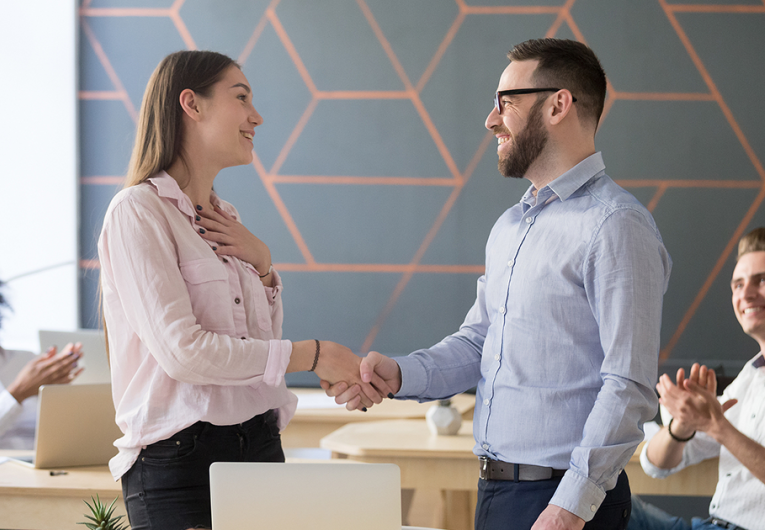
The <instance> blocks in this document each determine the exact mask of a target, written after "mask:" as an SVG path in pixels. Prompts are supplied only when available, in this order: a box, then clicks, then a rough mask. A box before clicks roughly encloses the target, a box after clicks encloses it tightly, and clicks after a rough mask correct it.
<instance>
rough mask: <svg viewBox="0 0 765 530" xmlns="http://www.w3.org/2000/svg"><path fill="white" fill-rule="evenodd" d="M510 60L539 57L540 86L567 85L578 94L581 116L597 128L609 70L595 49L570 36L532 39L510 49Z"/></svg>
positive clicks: (561, 86) (536, 58)
mask: <svg viewBox="0 0 765 530" xmlns="http://www.w3.org/2000/svg"><path fill="white" fill-rule="evenodd" d="M507 58H508V59H510V60H511V61H535V60H536V61H539V64H538V65H537V68H536V70H535V71H534V82H535V83H536V84H537V86H538V87H543V86H545V87H556V88H565V89H568V90H569V91H570V92H571V94H573V96H574V97H575V98H576V100H577V102H576V105H577V108H578V110H579V116H580V117H582V118H584V119H588V118H589V119H591V120H593V121H594V122H595V127H596V128H597V125H598V121H599V120H600V115H601V114H603V105H604V103H605V100H606V73H605V71H603V66H601V64H600V61H599V60H598V58H597V56H596V55H595V52H593V51H592V50H591V49H590V48H589V47H588V46H587V45H586V44H582V43H581V42H577V41H575V40H568V39H531V40H527V41H525V42H522V43H520V44H518V45H516V46H515V47H514V48H513V49H512V50H510V51H509V52H508V53H507Z"/></svg>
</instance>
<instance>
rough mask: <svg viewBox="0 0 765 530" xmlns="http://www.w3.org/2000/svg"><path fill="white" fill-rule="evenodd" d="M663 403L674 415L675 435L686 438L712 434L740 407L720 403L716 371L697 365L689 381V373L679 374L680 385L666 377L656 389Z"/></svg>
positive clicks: (730, 403)
mask: <svg viewBox="0 0 765 530" xmlns="http://www.w3.org/2000/svg"><path fill="white" fill-rule="evenodd" d="M656 389H657V390H658V391H659V396H660V399H659V402H660V403H661V404H662V405H664V406H665V407H666V408H667V410H668V411H669V413H670V414H671V415H672V418H673V421H672V433H673V434H674V435H676V436H678V437H681V438H686V437H688V436H690V435H691V434H692V433H693V431H701V432H706V433H709V432H710V431H711V430H714V429H715V428H716V426H718V425H719V424H720V423H721V422H725V421H727V420H725V417H724V415H723V414H724V413H725V411H727V410H728V409H729V408H731V407H732V406H733V405H735V404H736V403H737V400H735V399H731V400H729V401H727V402H725V403H724V404H721V403H720V402H719V401H718V400H717V376H716V375H715V372H714V370H710V369H709V368H707V367H706V366H702V365H699V364H698V363H694V365H693V366H692V367H691V372H690V376H689V377H688V378H687V379H686V378H685V370H683V369H682V368H680V369H679V370H678V371H677V385H674V384H672V380H671V379H670V378H669V376H667V375H666V374H664V375H662V376H661V378H660V379H659V383H658V384H657V385H656Z"/></svg>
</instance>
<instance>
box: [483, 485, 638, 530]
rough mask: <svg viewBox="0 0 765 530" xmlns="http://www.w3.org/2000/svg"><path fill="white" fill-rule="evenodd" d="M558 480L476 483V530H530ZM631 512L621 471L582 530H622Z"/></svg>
mask: <svg viewBox="0 0 765 530" xmlns="http://www.w3.org/2000/svg"><path fill="white" fill-rule="evenodd" d="M560 481H561V479H560V478H554V479H550V480H539V481H536V482H513V481H509V480H479V481H478V504H477V506H476V509H475V530H529V529H530V528H531V527H532V526H533V525H534V522H535V521H536V520H537V517H539V514H541V513H542V511H544V509H545V508H547V504H548V503H549V502H550V499H552V496H553V494H554V493H555V490H556V488H557V487H558V484H560ZM630 510H631V503H630V484H629V480H628V479H627V474H626V473H625V472H624V471H622V473H621V474H620V475H619V479H618V480H617V482H616V486H615V487H614V489H612V490H610V491H608V492H606V498H605V500H604V501H603V504H601V505H600V509H598V511H597V513H596V514H595V517H594V518H593V519H592V520H591V521H590V522H588V523H587V524H585V525H584V530H624V529H625V528H627V521H629V516H630Z"/></svg>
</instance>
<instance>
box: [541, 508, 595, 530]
mask: <svg viewBox="0 0 765 530" xmlns="http://www.w3.org/2000/svg"><path fill="white" fill-rule="evenodd" d="M582 528H584V519H582V518H581V517H578V516H576V515H574V514H573V513H571V512H569V511H568V510H564V509H563V508H561V507H560V506H556V505H554V504H548V505H547V508H545V510H544V511H543V512H542V513H541V514H539V517H538V518H537V520H536V522H535V523H534V526H532V527H531V530H581V529H582Z"/></svg>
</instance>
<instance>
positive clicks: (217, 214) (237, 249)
mask: <svg viewBox="0 0 765 530" xmlns="http://www.w3.org/2000/svg"><path fill="white" fill-rule="evenodd" d="M197 224H198V225H199V226H201V227H202V228H201V229H200V230H199V235H201V236H202V238H203V239H205V240H207V241H209V242H210V243H212V245H213V247H212V248H213V252H215V253H216V254H218V255H219V256H234V257H235V258H239V259H240V260H242V261H245V262H247V263H249V264H250V265H252V266H253V267H255V269H256V270H257V271H258V272H259V273H260V274H261V276H263V275H265V274H267V273H268V269H269V267H270V266H271V251H270V250H269V248H268V246H267V245H266V244H265V243H263V242H262V241H261V240H260V239H258V238H257V237H255V236H254V235H253V234H252V232H250V231H249V230H247V227H246V226H244V225H243V224H242V223H240V222H239V221H237V220H236V219H234V218H233V217H232V216H231V215H229V214H227V213H226V212H224V211H223V210H221V209H220V208H218V207H215V209H214V210H212V211H211V210H205V209H200V207H199V206H197Z"/></svg>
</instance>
